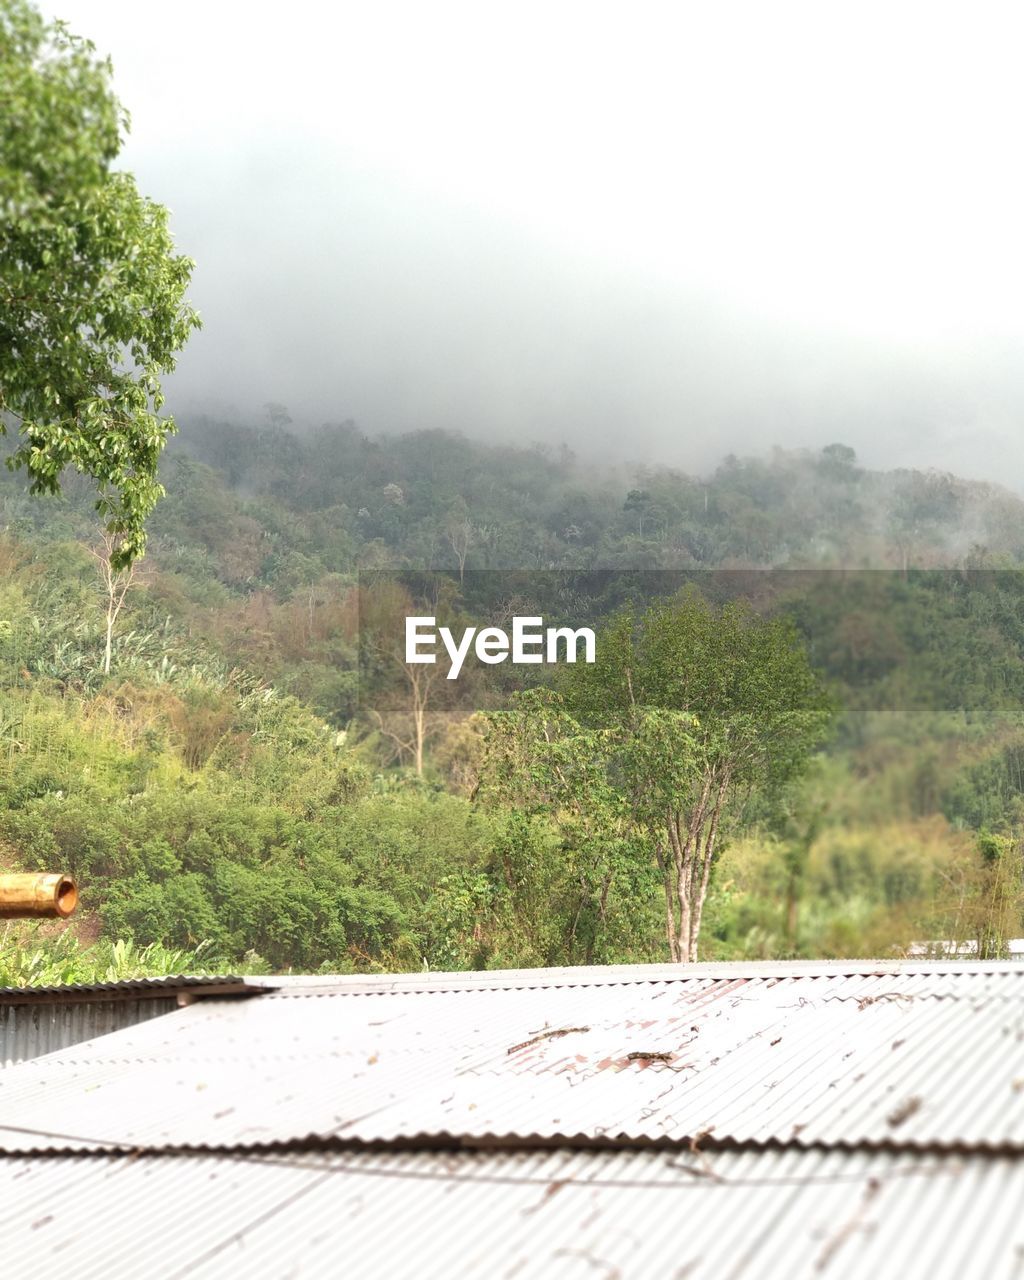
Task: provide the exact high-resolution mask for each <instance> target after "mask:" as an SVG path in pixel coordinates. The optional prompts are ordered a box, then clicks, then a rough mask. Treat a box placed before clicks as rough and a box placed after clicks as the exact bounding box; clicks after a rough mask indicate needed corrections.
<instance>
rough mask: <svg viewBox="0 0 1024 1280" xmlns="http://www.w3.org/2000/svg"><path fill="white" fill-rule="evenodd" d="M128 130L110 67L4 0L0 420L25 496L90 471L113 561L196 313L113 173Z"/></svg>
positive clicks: (132, 534)
mask: <svg viewBox="0 0 1024 1280" xmlns="http://www.w3.org/2000/svg"><path fill="white" fill-rule="evenodd" d="M126 126H127V120H126V117H125V116H124V114H123V112H122V110H121V107H120V105H119V103H118V102H117V99H116V98H115V97H114V94H113V91H112V89H111V70H110V65H109V63H107V62H105V61H101V60H100V59H98V58H97V57H96V55H95V52H94V50H93V47H92V46H91V45H90V44H89V43H88V42H86V41H83V40H81V39H78V38H76V37H75V36H73V35H71V34H70V33H69V32H68V31H67V30H66V28H65V27H64V26H63V25H62V24H61V23H54V24H49V23H47V22H46V21H44V19H43V18H42V17H41V15H40V14H39V12H38V11H37V10H36V9H35V8H34V7H33V6H31V5H30V4H28V3H26V0H0V429H3V430H4V431H6V429H7V426H8V425H10V424H11V423H13V424H14V425H15V427H16V429H17V432H18V445H17V448H16V450H15V451H14V453H13V454H12V455H11V459H10V460H11V461H12V462H13V463H14V464H16V465H18V466H23V467H25V468H26V470H27V471H28V474H29V476H30V478H31V487H32V490H33V492H41V493H53V492H56V491H57V490H58V489H59V488H60V484H61V474H62V472H63V471H64V470H65V468H67V467H69V466H70V467H75V468H76V469H77V470H78V471H80V472H82V473H84V474H85V475H88V476H91V477H92V478H93V479H94V480H95V481H96V482H97V484H98V485H99V489H100V498H99V502H98V504H97V506H98V510H99V511H100V512H101V514H102V515H103V517H104V520H105V523H106V524H107V527H108V528H109V529H110V531H111V532H112V533H113V534H115V535H116V537H117V548H116V554H117V556H118V557H119V558H120V560H121V561H122V562H123V563H125V564H126V563H128V562H129V561H130V560H131V559H132V558H134V557H135V556H137V555H139V554H141V552H142V550H143V548H144V546H145V522H146V519H147V517H148V516H149V514H150V513H151V512H152V510H153V507H154V506H155V504H156V502H157V499H158V498H159V496H160V492H161V490H160V486H159V484H158V482H157V479H156V470H157V463H158V461H159V456H160V452H161V450H162V449H163V447H164V443H165V441H166V438H167V435H168V433H169V432H170V431H171V430H172V424H171V422H170V421H169V420H168V419H163V418H160V417H159V416H158V414H159V409H160V406H161V401H162V397H161V392H160V382H159V379H160V376H161V375H162V374H164V373H167V372H169V371H170V370H172V369H173V368H174V361H175V356H176V354H177V352H178V351H179V350H180V348H181V347H182V346H183V345H184V344H185V342H186V340H187V339H188V336H189V333H190V331H191V330H192V329H193V328H194V327H195V325H196V324H197V318H196V316H195V314H194V312H193V311H192V309H191V308H190V307H189V306H188V305H187V304H186V303H185V301H184V296H185V290H186V288H187V286H188V282H189V278H190V276H191V273H192V263H191V261H190V260H189V259H188V258H186V257H183V256H181V255H179V254H176V253H175V252H174V246H173V242H172V240H171V236H170V233H169V230H168V220H167V211H166V209H164V208H163V207H162V206H161V205H159V204H155V203H154V202H153V201H151V200H147V199H145V198H144V197H143V196H141V195H140V194H139V192H138V190H137V188H136V186H135V181H134V179H133V178H132V176H131V175H130V174H128V173H125V172H120V171H116V170H114V169H113V168H112V165H113V162H114V161H115V159H116V157H117V155H118V152H119V151H120V149H121V142H122V135H123V132H124V129H125V128H126Z"/></svg>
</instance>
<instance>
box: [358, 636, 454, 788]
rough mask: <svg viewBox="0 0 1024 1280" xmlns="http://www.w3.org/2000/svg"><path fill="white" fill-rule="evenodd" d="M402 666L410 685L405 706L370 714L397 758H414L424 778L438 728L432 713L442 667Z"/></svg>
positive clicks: (418, 771) (406, 664) (372, 711)
mask: <svg viewBox="0 0 1024 1280" xmlns="http://www.w3.org/2000/svg"><path fill="white" fill-rule="evenodd" d="M398 665H399V666H400V667H401V670H402V674H403V675H404V676H405V682H406V699H405V702H404V705H403V706H401V707H398V708H394V709H392V710H391V711H385V712H382V711H380V710H379V709H377V708H376V707H371V708H370V712H371V714H372V716H373V718H374V720H375V721H376V724H377V730H378V732H379V733H380V735H381V736H382V737H384V738H387V740H388V741H389V742H390V743H391V744H392V746H393V747H394V752H395V758H396V759H398V760H399V761H401V760H403V759H410V758H411V759H412V762H413V765H414V766H415V769H416V773H417V775H418V776H419V777H422V776H423V763H424V755H425V751H426V745H427V739H428V738H429V737H431V736H432V733H433V731H434V729H435V724H434V721H433V717H432V716H431V714H430V710H431V698H432V694H433V691H434V685H435V684H436V683H437V680H438V678H439V676H440V668H439V667H437V666H429V665H425V664H419V663H417V664H412V663H407V662H401V661H399V662H398Z"/></svg>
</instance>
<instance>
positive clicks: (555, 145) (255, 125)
mask: <svg viewBox="0 0 1024 1280" xmlns="http://www.w3.org/2000/svg"><path fill="white" fill-rule="evenodd" d="M43 7H44V9H45V10H46V11H47V12H48V13H51V14H53V15H55V16H60V17H63V18H65V19H66V20H67V21H68V23H69V25H70V26H71V28H72V29H73V30H75V31H76V32H79V33H81V34H83V35H86V36H88V37H90V38H91V39H92V40H93V41H95V43H96V44H97V46H98V48H99V50H100V51H101V52H103V53H109V54H110V55H111V57H112V58H113V60H114V66H115V83H116V86H117V89H118V92H119V93H120V95H121V98H122V100H123V102H124V104H125V106H126V107H127V108H128V109H129V110H130V112H131V114H132V121H133V124H132V132H131V136H130V140H129V143H128V145H127V147H126V149H125V151H124V153H123V163H124V165H125V166H127V167H128V168H130V169H132V170H133V171H134V172H135V173H136V175H137V176H138V179H139V183H140V186H141V188H142V189H143V191H145V192H146V193H147V194H149V195H151V196H153V197H154V198H155V199H158V200H160V201H162V202H164V203H166V204H167V205H169V206H170V208H171V210H172V213H173V219H172V226H173V229H174V232H175V235H176V238H177V241H178V244H179V247H180V248H181V249H182V250H183V251H184V252H187V253H189V254H190V255H191V256H193V257H194V258H195V259H196V260H197V264H198V265H197V269H196V273H195V277H194V284H193V290H192V297H193V301H194V302H195V304H196V305H197V307H198V308H199V310H200V312H201V314H202V317H203V320H204V328H203V330H202V332H200V333H199V334H197V335H196V336H195V337H194V338H193V340H192V342H191V343H190V345H189V347H188V348H187V349H186V351H185V352H184V354H183V355H182V358H181V361H180V368H179V371H178V373H177V374H175V375H174V377H173V378H172V379H171V380H170V381H169V383H168V390H169V407H170V408H171V409H172V410H173V411H175V412H177V413H178V414H179V416H181V417H182V418H183V419H184V420H186V421H187V418H188V415H189V414H190V413H193V412H196V411H198V410H204V411H205V410H213V411H214V412H223V413H232V414H238V415H242V416H245V417H247V418H251V419H252V420H254V421H257V420H259V419H260V418H261V416H262V414H263V409H262V406H263V405H264V403H265V402H267V401H276V402H280V403H283V404H284V405H286V406H287V407H288V410H289V412H290V414H291V416H292V418H293V420H295V421H296V422H297V423H299V424H301V423H309V424H319V423H321V422H324V421H335V420H342V419H347V418H354V419H356V420H357V421H358V422H359V424H360V425H361V426H362V427H364V428H365V429H367V430H369V431H404V430H410V429H416V428H419V427H437V426H441V427H449V428H453V429H457V430H462V431H465V432H466V433H467V434H471V435H474V436H479V437H485V438H502V439H515V440H524V441H525V440H539V439H544V440H550V441H555V442H560V441H565V442H567V443H568V444H569V445H570V446H571V447H573V448H574V449H576V450H577V451H579V452H580V453H582V454H591V455H601V456H604V457H608V458H611V459H623V458H626V459H632V460H638V461H646V462H650V461H661V462H666V463H670V464H673V465H679V466H683V467H686V468H689V469H693V470H704V469H707V468H709V467H710V466H712V465H714V463H715V462H717V461H718V460H719V459H720V458H721V457H722V456H723V455H724V454H725V453H726V452H729V451H733V452H741V453H742V452H759V451H764V450H766V449H768V448H770V447H771V446H772V445H775V444H779V445H783V446H786V447H795V446H809V447H820V446H822V445H825V444H828V443H830V442H832V441H835V440H842V441H844V442H845V443H848V444H852V445H853V446H854V447H855V448H856V449H857V451H858V454H859V455H860V457H861V459H862V460H863V461H864V462H866V463H867V464H869V465H876V466H910V465H913V466H935V467H940V468H948V469H950V470H954V471H956V472H958V473H960V474H962V475H966V476H971V477H978V478H985V479H995V480H1001V481H1002V482H1004V483H1007V484H1009V485H1011V486H1014V487H1016V488H1018V489H1024V432H1022V431H1021V423H1022V422H1024V362H1022V358H1021V357H1022V354H1024V307H1022V305H1021V299H1022V298H1024V254H1022V249H1021V244H1022V240H1021V230H1020V228H1021V227H1022V226H1024V178H1022V172H1024V171H1022V169H1021V166H1020V164H1019V155H1018V152H1019V140H1018V137H1017V134H1018V122H1019V121H1020V119H1021V118H1022V107H1024V81H1022V79H1021V77H1020V76H1019V73H1018V68H1017V65H1016V62H1017V58H1018V54H1017V50H1018V49H1019V47H1020V44H1019V37H1020V35H1021V34H1022V32H1021V31H1020V30H1019V29H1018V22H1019V20H1018V17H1017V14H1016V10H1015V7H1014V6H1012V5H985V4H974V5H972V6H970V8H968V6H965V5H954V6H949V7H944V6H942V5H937V4H935V3H929V4H909V3H908V4H899V5H893V4H891V3H885V4H870V3H868V4H865V3H861V4H858V5H845V6H832V5H821V4H820V3H807V4H792V3H785V0H782V2H780V3H778V4H774V5H764V4H757V3H745V4H735V3H721V4H717V5H709V4H704V3H697V4H678V3H677V4H670V5H650V4H648V5H644V4H635V3H631V4H629V5H627V4H625V3H617V4H614V5H601V4H594V3H558V2H557V0H555V2H551V0H549V2H547V3H529V2H526V3H524V0H517V3H515V4H511V3H508V4H499V3H492V4H480V3H478V2H468V3H458V4H456V3H451V2H450V0H430V3H366V2H365V0H363V2H362V3H347V2H346V3H335V4H332V5H329V6H328V5H324V4H318V3H314V2H313V0H293V2H292V3H291V4H289V5H287V6H280V5H269V4H253V3H247V4H241V3H234V2H231V3H229V2H227V0H218V3H216V4H210V3H209V2H208V0H207V2H206V3H198V0H178V3H176V4H175V5H174V6H173V8H170V9H168V8H166V7H163V6H160V7H157V6H149V5H145V6H143V5H138V4H137V3H136V4H130V3H128V2H127V0H60V2H59V3H47V4H45V5H44V6H43Z"/></svg>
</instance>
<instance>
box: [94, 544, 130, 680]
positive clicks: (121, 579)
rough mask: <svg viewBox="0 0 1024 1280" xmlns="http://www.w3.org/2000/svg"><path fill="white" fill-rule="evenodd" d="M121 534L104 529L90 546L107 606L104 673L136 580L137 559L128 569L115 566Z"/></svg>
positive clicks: (108, 667) (108, 664) (108, 665)
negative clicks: (98, 538)
mask: <svg viewBox="0 0 1024 1280" xmlns="http://www.w3.org/2000/svg"><path fill="white" fill-rule="evenodd" d="M120 545H121V539H120V535H118V534H116V533H110V532H109V531H108V530H106V529H104V530H103V532H102V533H101V534H100V543H99V546H98V547H90V548H89V551H90V553H91V555H92V557H93V559H94V560H95V561H96V563H97V565H98V566H99V572H100V583H101V586H102V591H103V596H104V600H105V602H106V608H107V630H106V642H105V644H104V648H103V674H104V675H107V676H108V675H110V658H111V651H112V648H113V642H114V626H115V624H116V623H117V618H118V614H120V612H121V607H122V606H123V604H124V601H125V596H127V594H128V589H129V588H130V587H131V585H132V583H133V582H134V581H135V569H136V564H137V561H135V560H133V561H132V563H131V564H130V565H129V566H128V568H127V569H117V568H115V567H114V563H113V562H114V558H115V556H116V554H117V552H118V551H119V550H120Z"/></svg>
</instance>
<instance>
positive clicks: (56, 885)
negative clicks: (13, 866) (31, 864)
mask: <svg viewBox="0 0 1024 1280" xmlns="http://www.w3.org/2000/svg"><path fill="white" fill-rule="evenodd" d="M77 906H78V885H76V884H75V882H74V880H72V878H71V877H70V876H65V875H48V874H46V873H44V872H35V871H31V872H27V873H25V874H23V875H22V874H19V875H0V920H18V919H21V918H23V917H27V916H45V917H48V918H49V919H53V918H55V917H56V918H57V919H61V920H62V919H64V917H65V916H69V915H70V914H71V913H72V911H74V909H75V907H77Z"/></svg>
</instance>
